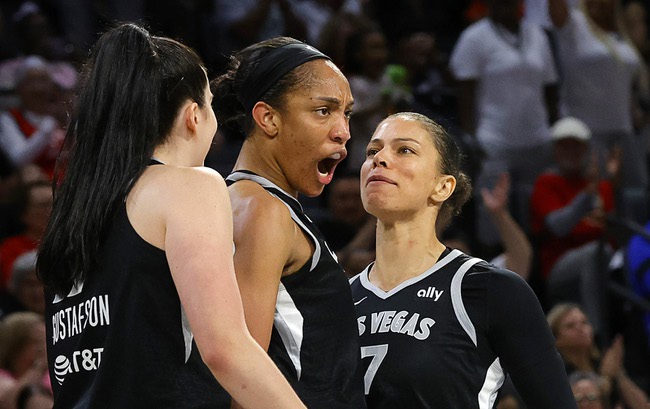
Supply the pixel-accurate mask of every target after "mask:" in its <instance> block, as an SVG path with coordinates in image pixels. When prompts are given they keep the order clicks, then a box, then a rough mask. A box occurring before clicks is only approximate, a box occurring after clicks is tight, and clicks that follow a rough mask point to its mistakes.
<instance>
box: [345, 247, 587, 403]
mask: <svg viewBox="0 0 650 409" xmlns="http://www.w3.org/2000/svg"><path fill="white" fill-rule="evenodd" d="M371 267H372V265H370V266H369V267H368V268H366V269H365V270H364V271H363V272H361V273H360V274H359V275H357V276H355V277H353V278H352V279H351V280H350V282H351V287H352V293H353V298H354V300H355V305H356V310H357V317H358V318H357V322H358V329H359V334H360V338H361V354H362V358H363V363H364V368H365V375H364V383H365V393H366V401H367V404H368V408H370V409H378V408H381V409H394V408H409V409H418V408H423V409H424V408H440V409H449V408H463V409H471V408H480V409H488V408H494V407H495V401H496V399H497V396H498V392H499V389H500V387H501V386H502V385H503V382H504V380H505V376H506V373H509V374H510V375H511V376H512V379H513V382H514V383H515V385H516V386H517V388H518V391H519V392H520V394H521V395H522V397H523V398H524V400H525V401H526V404H527V405H528V408H529V409H532V408H575V401H574V399H573V395H572V394H571V390H570V389H569V386H568V382H567V379H566V374H565V372H564V368H563V366H562V361H561V358H560V357H559V354H558V353H557V350H556V349H555V343H554V339H553V336H552V334H551V332H550V330H549V328H548V325H547V324H546V320H545V317H544V314H543V312H542V310H541V307H540V306H539V303H538V301H537V298H536V297H535V295H534V293H533V292H532V290H530V288H529V287H528V285H527V284H526V283H525V281H524V280H523V279H521V278H520V277H519V276H517V275H516V274H515V273H512V272H510V271H507V270H502V269H498V268H496V267H494V266H491V265H489V264H487V263H486V262H484V261H483V260H480V259H477V258H471V257H469V256H467V255H465V254H463V253H462V252H460V251H458V250H449V249H447V250H445V252H443V254H442V255H441V257H440V259H439V260H438V262H436V264H435V265H433V266H432V267H431V268H429V269H428V270H427V271H425V272H424V273H422V274H421V275H419V276H417V277H414V278H411V279H409V280H407V281H405V282H403V283H402V284H400V285H398V286H397V287H395V288H393V289H392V290H390V291H388V292H386V291H383V290H381V289H380V288H379V287H377V286H375V285H374V284H372V283H371V282H370V281H369V279H368V272H369V271H370V269H371ZM520 387H521V388H520Z"/></svg>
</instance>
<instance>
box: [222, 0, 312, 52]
mask: <svg viewBox="0 0 650 409" xmlns="http://www.w3.org/2000/svg"><path fill="white" fill-rule="evenodd" d="M213 1H214V6H213V10H214V16H213V19H214V24H215V26H216V27H217V30H218V45H219V49H220V50H221V53H222V54H223V55H230V54H231V53H232V52H234V51H237V50H241V49H242V48H244V47H247V46H249V45H251V44H253V43H255V42H257V41H260V40H266V39H269V38H272V37H276V36H280V35H286V36H289V37H294V38H299V39H303V38H306V35H307V29H306V27H305V23H304V21H302V20H301V19H300V17H298V16H297V15H296V12H295V9H294V5H293V2H292V0H238V1H231V0H213Z"/></svg>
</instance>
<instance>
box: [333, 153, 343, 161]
mask: <svg viewBox="0 0 650 409" xmlns="http://www.w3.org/2000/svg"><path fill="white" fill-rule="evenodd" d="M330 159H334V160H339V159H341V154H340V153H335V154H332V155H331V156H330Z"/></svg>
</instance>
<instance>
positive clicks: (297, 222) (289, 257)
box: [213, 37, 365, 409]
mask: <svg viewBox="0 0 650 409" xmlns="http://www.w3.org/2000/svg"><path fill="white" fill-rule="evenodd" d="M213 92H214V94H215V98H214V101H215V111H216V113H217V117H218V118H219V120H220V121H221V123H222V124H226V125H232V126H233V128H234V129H236V130H238V131H239V132H242V133H243V135H245V141H244V143H243V146H242V149H241V151H240V154H239V157H238V159H237V162H236V164H235V168H234V172H233V173H232V174H231V175H230V176H228V178H227V183H228V184H229V185H230V187H229V192H230V197H231V202H232V207H233V215H234V237H235V248H236V251H235V273H236V274H237V282H238V284H239V288H240V291H241V294H242V299H243V301H244V310H245V312H246V323H247V324H248V328H249V329H250V331H251V334H252V335H253V337H255V339H256V340H257V341H258V342H259V343H260V345H261V346H262V347H263V348H265V349H267V350H268V353H269V355H270V356H271V357H272V358H273V360H274V361H275V362H276V364H277V365H278V367H279V368H280V370H281V371H282V372H283V373H284V375H285V376H286V377H287V378H288V379H289V381H290V383H291V385H292V386H293V387H294V389H295V390H296V392H297V393H298V396H300V397H301V398H302V400H303V401H304V402H305V404H306V405H307V406H308V407H309V408H315V409H318V408H323V409H336V408H354V409H358V408H363V407H365V403H364V399H363V379H362V371H361V359H360V356H359V341H358V336H357V330H356V322H355V313H354V306H353V305H352V295H351V293H350V288H349V285H348V281H347V279H346V278H345V274H344V273H343V270H342V268H341V266H340V265H339V264H338V262H337V260H336V257H335V256H334V254H333V253H332V252H331V251H330V249H329V248H328V246H327V243H326V242H325V240H324V238H323V237H322V235H321V233H320V232H319V231H318V229H317V228H316V226H315V225H314V223H313V222H312V221H311V220H310V219H309V218H308V217H307V216H306V215H305V214H304V212H303V210H302V207H301V205H300V203H299V202H298V200H297V197H298V194H299V193H302V194H303V195H306V196H317V195H319V194H320V193H321V192H322V191H323V188H324V186H325V185H327V184H328V183H330V181H331V180H332V177H333V174H334V169H335V168H336V166H337V164H338V163H339V162H340V161H341V160H343V158H345V155H346V150H345V144H346V142H347V141H348V140H349V139H350V133H349V125H348V121H349V115H350V111H351V109H352V102H353V100H352V95H351V92H350V86H349V84H348V81H347V80H346V78H345V77H344V76H343V74H342V73H341V71H340V70H339V69H338V68H337V67H336V66H335V65H334V64H333V63H332V62H331V61H330V59H329V58H328V57H327V56H325V55H324V54H322V53H321V52H320V51H318V50H316V49H314V48H312V47H310V46H308V45H306V44H304V43H301V42H299V41H297V40H294V39H292V38H288V37H277V38H273V39H270V40H266V41H263V42H260V43H256V44H254V45H252V46H250V47H248V48H246V49H244V50H242V51H241V52H239V53H238V54H236V55H235V56H233V58H232V60H231V62H230V66H229V69H228V70H227V72H225V73H224V74H223V75H221V76H220V77H218V78H216V79H215V80H214V82H213Z"/></svg>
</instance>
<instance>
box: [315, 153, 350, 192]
mask: <svg viewBox="0 0 650 409" xmlns="http://www.w3.org/2000/svg"><path fill="white" fill-rule="evenodd" d="M344 158H345V154H342V153H340V152H337V153H334V154H332V155H330V156H329V157H327V158H325V159H323V160H321V161H320V162H318V177H319V179H320V181H321V183H323V184H325V185H326V184H328V183H330V182H331V181H332V177H333V175H334V169H336V165H338V164H339V162H341V161H342V160H343V159H344Z"/></svg>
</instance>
